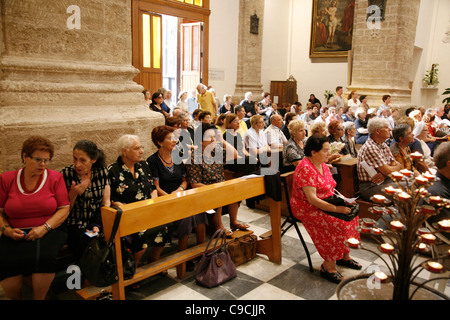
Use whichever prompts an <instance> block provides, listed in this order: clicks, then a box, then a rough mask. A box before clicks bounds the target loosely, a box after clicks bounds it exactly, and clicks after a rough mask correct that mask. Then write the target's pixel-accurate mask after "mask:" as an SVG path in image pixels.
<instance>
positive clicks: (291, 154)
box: [283, 138, 307, 166]
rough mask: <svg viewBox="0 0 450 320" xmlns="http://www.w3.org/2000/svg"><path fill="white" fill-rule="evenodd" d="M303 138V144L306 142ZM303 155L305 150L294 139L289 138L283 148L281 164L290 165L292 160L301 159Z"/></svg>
mask: <svg viewBox="0 0 450 320" xmlns="http://www.w3.org/2000/svg"><path fill="white" fill-rule="evenodd" d="M306 140H307V139H305V140H304V141H303V144H305V143H306ZM304 157H305V151H304V150H303V149H302V148H301V147H300V146H299V145H298V144H297V142H295V140H294V139H292V138H290V139H289V140H288V142H287V143H286V145H285V146H284V149H283V165H284V166H290V165H292V162H294V161H298V160H302V159H303V158H304Z"/></svg>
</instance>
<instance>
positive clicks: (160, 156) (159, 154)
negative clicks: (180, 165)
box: [158, 151, 173, 166]
mask: <svg viewBox="0 0 450 320" xmlns="http://www.w3.org/2000/svg"><path fill="white" fill-rule="evenodd" d="M158 156H159V158H160V159H161V160H162V161H163V162H164V163H165V164H167V165H168V166H172V165H173V161H172V157H170V162H167V161H166V160H164V158H163V156H162V155H161V153H159V151H158Z"/></svg>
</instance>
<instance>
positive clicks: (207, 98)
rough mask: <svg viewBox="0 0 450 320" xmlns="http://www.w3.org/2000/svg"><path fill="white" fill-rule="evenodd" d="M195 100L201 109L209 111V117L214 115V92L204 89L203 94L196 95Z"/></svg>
mask: <svg viewBox="0 0 450 320" xmlns="http://www.w3.org/2000/svg"><path fill="white" fill-rule="evenodd" d="M197 102H198V104H200V108H201V109H202V110H203V111H209V112H211V118H214V117H215V116H216V107H215V103H216V99H215V98H214V94H213V93H212V92H211V91H206V93H205V94H204V95H201V94H198V95H197Z"/></svg>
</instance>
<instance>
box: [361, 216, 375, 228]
mask: <svg viewBox="0 0 450 320" xmlns="http://www.w3.org/2000/svg"><path fill="white" fill-rule="evenodd" d="M374 224H375V220H373V219H370V218H364V219H363V225H364V226H366V227H372V226H373V225H374Z"/></svg>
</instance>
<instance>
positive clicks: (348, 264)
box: [336, 259, 362, 270]
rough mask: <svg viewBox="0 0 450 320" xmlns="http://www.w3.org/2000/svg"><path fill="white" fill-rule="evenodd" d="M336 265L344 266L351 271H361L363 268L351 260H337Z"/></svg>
mask: <svg viewBox="0 0 450 320" xmlns="http://www.w3.org/2000/svg"><path fill="white" fill-rule="evenodd" d="M336 264H337V265H338V266H344V267H347V268H350V269H355V270H361V269H362V266H361V265H360V264H359V263H358V262H356V261H355V260H353V259H350V260H344V259H341V260H337V261H336Z"/></svg>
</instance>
